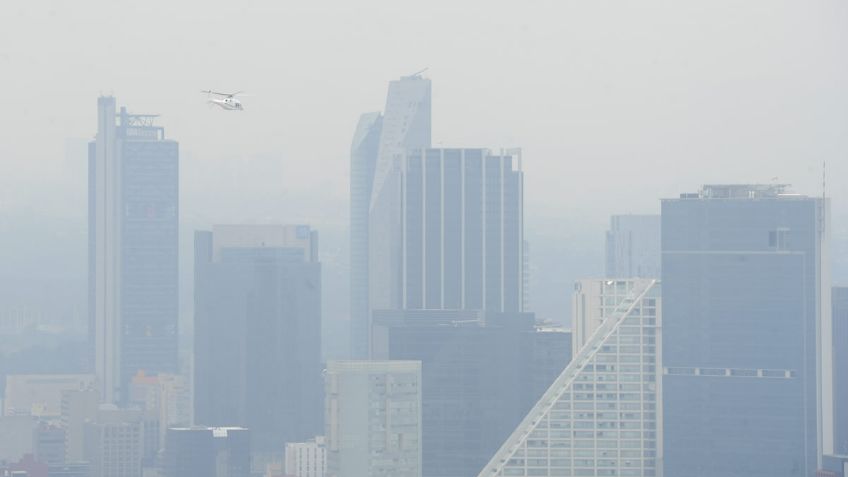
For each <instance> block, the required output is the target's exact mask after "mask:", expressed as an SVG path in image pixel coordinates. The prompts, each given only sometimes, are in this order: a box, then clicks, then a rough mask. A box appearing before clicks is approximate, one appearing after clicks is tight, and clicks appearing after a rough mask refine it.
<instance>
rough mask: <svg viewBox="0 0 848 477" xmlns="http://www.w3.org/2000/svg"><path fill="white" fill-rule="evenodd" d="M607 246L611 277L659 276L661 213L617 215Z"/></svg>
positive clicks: (611, 219) (608, 276) (612, 222)
mask: <svg viewBox="0 0 848 477" xmlns="http://www.w3.org/2000/svg"><path fill="white" fill-rule="evenodd" d="M606 249H607V250H606V252H607V253H606V275H605V276H606V277H607V278H636V277H644V278H658V277H659V276H660V216H659V215H630V214H628V215H613V216H612V217H610V228H609V230H607V236H606Z"/></svg>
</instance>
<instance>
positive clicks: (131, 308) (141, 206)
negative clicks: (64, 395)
mask: <svg viewBox="0 0 848 477" xmlns="http://www.w3.org/2000/svg"><path fill="white" fill-rule="evenodd" d="M97 112H98V119H97V121H98V127H97V137H96V139H95V141H93V142H91V143H90V146H89V176H88V181H89V185H88V189H89V195H88V214H89V224H88V226H89V228H88V233H89V336H90V340H91V346H92V348H93V349H92V351H93V355H94V356H93V358H94V359H93V362H94V371H95V374H96V375H97V379H98V382H99V385H100V387H101V392H102V396H101V399H102V400H103V401H104V402H110V403H111V402H123V401H124V400H125V399H126V387H127V385H128V383H129V380H130V378H131V377H132V376H133V375H134V374H135V373H136V372H138V371H139V370H143V371H145V372H147V373H149V374H156V373H159V372H170V373H173V372H176V371H178V358H177V314H178V276H177V274H178V273H177V266H178V258H177V253H178V246H177V238H178V224H177V221H178V212H179V153H178V145H177V143H176V142H175V141H172V140H168V139H165V133H164V129H163V128H162V127H158V126H154V125H153V119H154V118H155V116H152V115H139V114H129V113H127V111H126V108H121V110H120V113H117V114H116V109H115V98H113V97H111V96H108V97H100V98H98V100H97Z"/></svg>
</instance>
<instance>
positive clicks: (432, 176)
mask: <svg viewBox="0 0 848 477" xmlns="http://www.w3.org/2000/svg"><path fill="white" fill-rule="evenodd" d="M399 166H400V177H401V183H402V188H401V189H402V191H403V192H402V194H401V199H400V202H401V203H402V207H401V214H400V222H401V227H402V234H401V237H402V238H401V249H400V250H398V252H399V253H400V259H399V260H398V262H399V263H398V265H399V267H400V271H401V282H400V284H401V289H400V290H398V292H399V293H400V296H399V297H397V299H398V301H397V303H399V305H400V306H399V308H404V309H428V310H435V309H469V310H486V311H492V312H520V311H522V310H523V305H524V301H523V298H522V289H523V286H524V280H523V274H524V267H523V261H524V237H523V229H524V228H523V221H524V217H523V210H524V207H523V189H522V185H523V173H522V171H521V153H520V151H518V150H510V151H501V152H499V153H497V154H495V153H492V152H491V151H488V150H486V149H429V148H428V149H409V150H407V151H406V152H405V153H403V154H401V156H400V164H399ZM374 309H378V308H374Z"/></svg>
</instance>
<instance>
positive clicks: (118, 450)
mask: <svg viewBox="0 0 848 477" xmlns="http://www.w3.org/2000/svg"><path fill="white" fill-rule="evenodd" d="M108 406H111V405H106V406H104V407H102V408H101V409H100V410H99V411H98V413H97V419H96V421H94V422H89V423H86V426H85V455H86V460H87V461H88V462H89V463H90V466H91V467H90V469H89V471H90V476H91V477H141V475H142V458H143V455H144V421H143V420H142V415H141V412H140V411H137V410H126V409H117V408H115V407H114V406H111V407H108Z"/></svg>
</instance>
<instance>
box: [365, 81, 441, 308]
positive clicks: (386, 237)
mask: <svg viewBox="0 0 848 477" xmlns="http://www.w3.org/2000/svg"><path fill="white" fill-rule="evenodd" d="M430 90H431V87H430V80H428V79H425V78H422V77H421V76H420V75H417V74H416V75H412V76H406V77H403V78H401V79H400V80H396V81H392V82H391V83H389V93H388V95H387V97H386V109H385V111H384V113H383V121H382V128H381V133H380V144H379V149H378V152H377V162H376V164H375V166H374V179H373V181H372V182H371V199H370V202H369V209H368V224H369V225H368V230H369V232H368V277H369V283H368V287H369V289H368V293H369V307H370V309H371V310H380V309H396V308H400V307H401V297H402V293H401V279H400V273H401V257H402V249H401V242H402V239H401V237H402V227H401V190H402V189H401V159H402V156H403V154H404V152H405V151H406V150H408V149H410V148H426V147H430V132H431V131H430V110H431V107H430Z"/></svg>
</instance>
